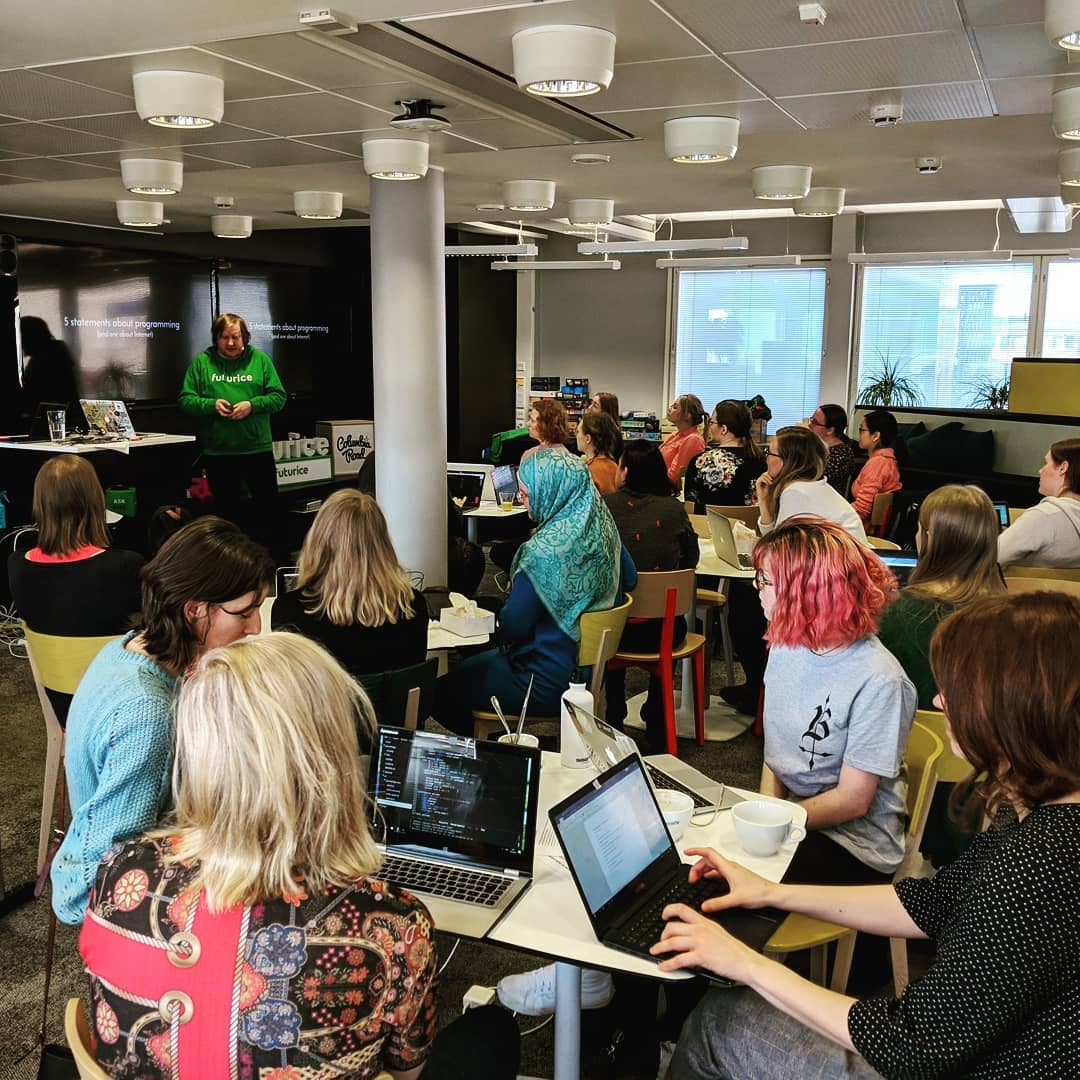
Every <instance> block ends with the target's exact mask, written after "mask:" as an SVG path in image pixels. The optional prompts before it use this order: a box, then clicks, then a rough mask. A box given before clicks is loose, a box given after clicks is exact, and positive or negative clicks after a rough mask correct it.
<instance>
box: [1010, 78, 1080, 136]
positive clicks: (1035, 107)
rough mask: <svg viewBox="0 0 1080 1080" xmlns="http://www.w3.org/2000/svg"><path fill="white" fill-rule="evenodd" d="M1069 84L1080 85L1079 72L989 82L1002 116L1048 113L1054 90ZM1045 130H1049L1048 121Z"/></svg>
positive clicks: (1061, 88) (1062, 88)
mask: <svg viewBox="0 0 1080 1080" xmlns="http://www.w3.org/2000/svg"><path fill="white" fill-rule="evenodd" d="M1069 86H1080V72H1077V74H1076V75H1073V76H1072V77H1067V76H1066V77H1063V76H1060V75H1059V76H1057V77H1054V76H1052V75H1039V76H1034V77H1033V78H1030V79H992V80H991V82H990V89H991V90H992V91H993V93H994V100H995V101H996V102H997V106H998V112H1000V113H1001V115H1002V116H1028V115H1031V114H1034V113H1047V114H1048V113H1049V112H1050V108H1051V97H1052V95H1053V93H1054V91H1055V90H1064V89H1065V88H1066V87H1069ZM1046 130H1047V131H1049V130H1050V123H1049V121H1047V125H1046Z"/></svg>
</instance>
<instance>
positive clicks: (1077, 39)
mask: <svg viewBox="0 0 1080 1080" xmlns="http://www.w3.org/2000/svg"><path fill="white" fill-rule="evenodd" d="M1043 29H1044V30H1045V31H1046V36H1047V38H1049V40H1050V44H1051V45H1057V46H1058V48H1060V49H1080V2H1078V0H1046V8H1045V13H1044V15H1043Z"/></svg>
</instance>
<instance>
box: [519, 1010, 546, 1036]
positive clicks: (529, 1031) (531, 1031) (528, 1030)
mask: <svg viewBox="0 0 1080 1080" xmlns="http://www.w3.org/2000/svg"><path fill="white" fill-rule="evenodd" d="M514 1015H515V1016H517V1013H514ZM554 1019H555V1014H554V1013H552V1014H551V1015H550V1016H549V1017H548V1018H547V1019H546V1020H545V1021H544V1022H543V1023H542V1024H537V1025H536V1027H532V1028H526V1030H525V1031H523V1032H521V1037H522V1038H523V1039H524V1038H525V1036H526V1035H533V1034H535V1033H536V1032H537V1031H539V1030H540V1029H541V1028H544V1027H547V1026H548V1024H550V1023H551V1021H552V1020H554Z"/></svg>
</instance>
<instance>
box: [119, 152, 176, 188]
mask: <svg viewBox="0 0 1080 1080" xmlns="http://www.w3.org/2000/svg"><path fill="white" fill-rule="evenodd" d="M120 179H121V180H122V181H123V184H124V187H126V188H127V189H128V191H130V192H133V193H134V194H136V195H175V194H176V193H177V192H178V191H179V190H180V189H181V188H182V187H183V186H184V166H183V163H182V162H179V161H168V160H166V159H164V158H121V160H120Z"/></svg>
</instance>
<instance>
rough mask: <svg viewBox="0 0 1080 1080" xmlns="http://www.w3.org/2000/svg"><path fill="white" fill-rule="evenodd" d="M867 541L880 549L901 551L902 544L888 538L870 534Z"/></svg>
mask: <svg viewBox="0 0 1080 1080" xmlns="http://www.w3.org/2000/svg"><path fill="white" fill-rule="evenodd" d="M866 542H867V543H868V544H869V545H870V546H871V547H872V548H877V549H878V551H899V550H900V545H899V544H894V543H893V542H892V541H891V540H886V539H885V538H884V537H881V536H868V537H867V538H866Z"/></svg>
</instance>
